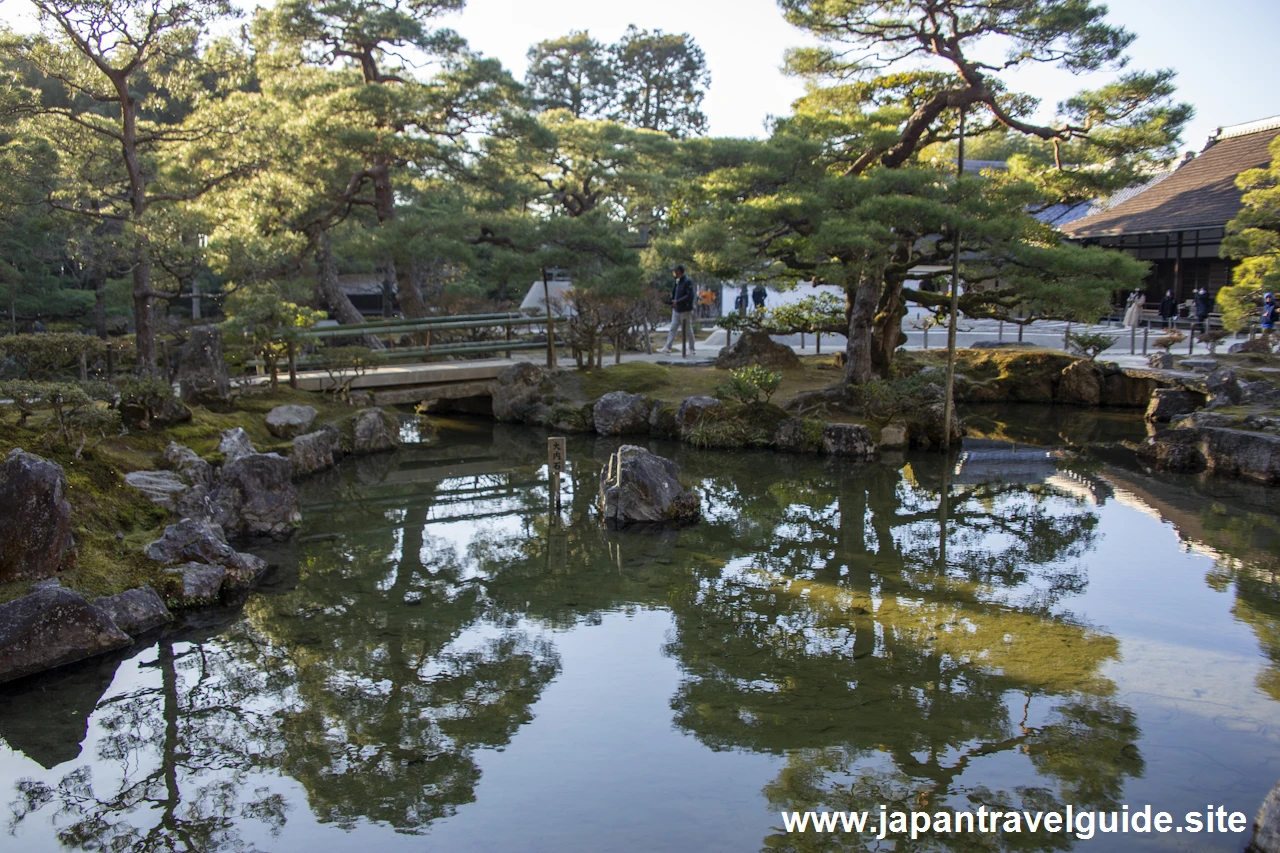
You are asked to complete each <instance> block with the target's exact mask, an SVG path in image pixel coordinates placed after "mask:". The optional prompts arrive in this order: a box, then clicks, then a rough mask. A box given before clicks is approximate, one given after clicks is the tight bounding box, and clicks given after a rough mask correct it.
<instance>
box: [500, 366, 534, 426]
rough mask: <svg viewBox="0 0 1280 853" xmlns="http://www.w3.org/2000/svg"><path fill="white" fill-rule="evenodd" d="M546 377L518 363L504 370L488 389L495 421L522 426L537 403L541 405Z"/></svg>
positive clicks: (531, 367) (530, 367)
mask: <svg viewBox="0 0 1280 853" xmlns="http://www.w3.org/2000/svg"><path fill="white" fill-rule="evenodd" d="M546 382H547V373H546V371H545V370H543V369H542V368H541V367H539V366H538V365H536V364H533V363H532V362H527V361H522V362H520V363H519V364H513V365H511V366H510V367H507V368H504V369H503V370H502V372H501V373H499V374H498V376H497V377H496V378H495V379H494V380H493V382H492V383H490V385H489V393H490V396H491V397H492V400H493V416H494V418H496V419H497V420H499V421H505V422H509V423H522V422H525V421H527V420H528V416H529V414H530V413H531V411H532V410H533V409H534V407H535V406H537V405H538V404H540V403H543V404H545V401H544V400H543V399H542V397H543V396H544V387H543V386H544V385H545V384H546Z"/></svg>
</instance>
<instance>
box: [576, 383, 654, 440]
mask: <svg viewBox="0 0 1280 853" xmlns="http://www.w3.org/2000/svg"><path fill="white" fill-rule="evenodd" d="M652 410H653V405H652V403H651V402H650V400H649V398H648V397H646V396H645V395H643V394H628V393H627V392H626V391H610V392H609V393H608V394H605V395H604V396H603V397H601V398H600V399H599V400H596V403H595V405H594V406H593V407H592V410H591V411H592V420H593V423H594V424H595V430H596V432H598V433H599V434H600V435H632V434H641V433H647V432H648V431H649V416H650V414H651V413H652Z"/></svg>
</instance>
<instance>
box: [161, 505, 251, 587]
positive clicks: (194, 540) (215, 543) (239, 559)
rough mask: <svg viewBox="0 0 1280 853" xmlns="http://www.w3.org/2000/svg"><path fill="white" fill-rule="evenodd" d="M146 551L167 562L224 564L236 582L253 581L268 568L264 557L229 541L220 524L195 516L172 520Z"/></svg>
mask: <svg viewBox="0 0 1280 853" xmlns="http://www.w3.org/2000/svg"><path fill="white" fill-rule="evenodd" d="M144 553H146V555H147V556H148V557H150V558H151V559H153V560H155V561H156V562H158V563H161V564H163V565H166V566H175V565H178V564H180V563H189V562H197V563H212V564H213V565H217V566H222V567H224V568H225V569H227V570H228V571H229V572H230V573H231V574H232V576H233V578H234V582H235V583H237V584H239V583H244V584H247V583H251V582H252V581H253V580H256V579H257V578H258V577H260V576H261V575H262V573H263V572H264V571H266V568H267V564H266V561H265V560H263V559H262V558H261V557H256V556H254V555H253V554H244V553H241V552H239V551H237V550H236V549H235V548H232V547H231V546H230V545H228V544H227V537H226V534H225V533H224V532H223V529H222V528H221V527H219V526H218V525H216V524H213V523H210V522H207V521H199V520H196V519H192V518H184V519H182V521H179V522H178V523H177V524H170V525H169V526H168V527H166V528H165V529H164V534H163V535H162V536H161V537H160V538H159V539H157V540H156V541H154V542H152V543H151V544H150V545H148V546H147V547H146V550H145V552H144Z"/></svg>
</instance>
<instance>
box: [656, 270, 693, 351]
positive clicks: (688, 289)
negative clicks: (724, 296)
mask: <svg viewBox="0 0 1280 853" xmlns="http://www.w3.org/2000/svg"><path fill="white" fill-rule="evenodd" d="M671 275H672V276H674V277H675V280H676V283H675V286H674V287H673V288H672V290H671V331H669V332H667V343H666V346H664V347H663V348H662V351H663V352H666V353H671V352H675V350H674V349H673V348H672V346H671V345H672V344H673V343H675V340H676V335H677V334H678V333H679V332H680V331H681V330H683V331H684V333H685V334H686V335H687V336H688V341H689V354H690V355H693V354H694V353H696V352H697V350H696V349H695V347H694V344H695V342H696V341H697V339H696V338H695V337H694V333H693V298H694V291H695V290H696V288H694V286H693V281H692V280H691V279H690V278H689V276H687V275H685V274H684V266H683V265H681V264H676V266H675V267H674V268H673V269H672V270H671Z"/></svg>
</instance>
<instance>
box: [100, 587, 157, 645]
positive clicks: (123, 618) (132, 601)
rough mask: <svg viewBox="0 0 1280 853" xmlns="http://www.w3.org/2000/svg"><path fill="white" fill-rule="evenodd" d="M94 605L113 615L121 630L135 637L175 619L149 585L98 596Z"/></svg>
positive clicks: (110, 615) (112, 619)
mask: <svg viewBox="0 0 1280 853" xmlns="http://www.w3.org/2000/svg"><path fill="white" fill-rule="evenodd" d="M93 606H94V607H96V608H98V609H99V610H101V611H102V612H103V613H105V614H107V615H108V616H109V617H111V621H112V622H114V623H116V627H118V628H119V629H120V630H121V631H124V632H125V633H126V634H129V635H130V636H134V637H136V636H138V635H139V634H145V633H146V632H147V631H150V630H151V629H152V628H159V627H160V626H161V625H163V624H165V623H166V622H171V621H173V614H172V613H170V612H169V608H167V607H165V606H164V601H163V600H161V598H160V596H159V595H158V594H157V593H156V591H155V590H154V589H152V588H151V587H149V586H140V587H137V588H136V589H127V590H125V591H124V592H120V593H116V594H115V595H110V596H105V597H103V598H96V599H94V601H93Z"/></svg>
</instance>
